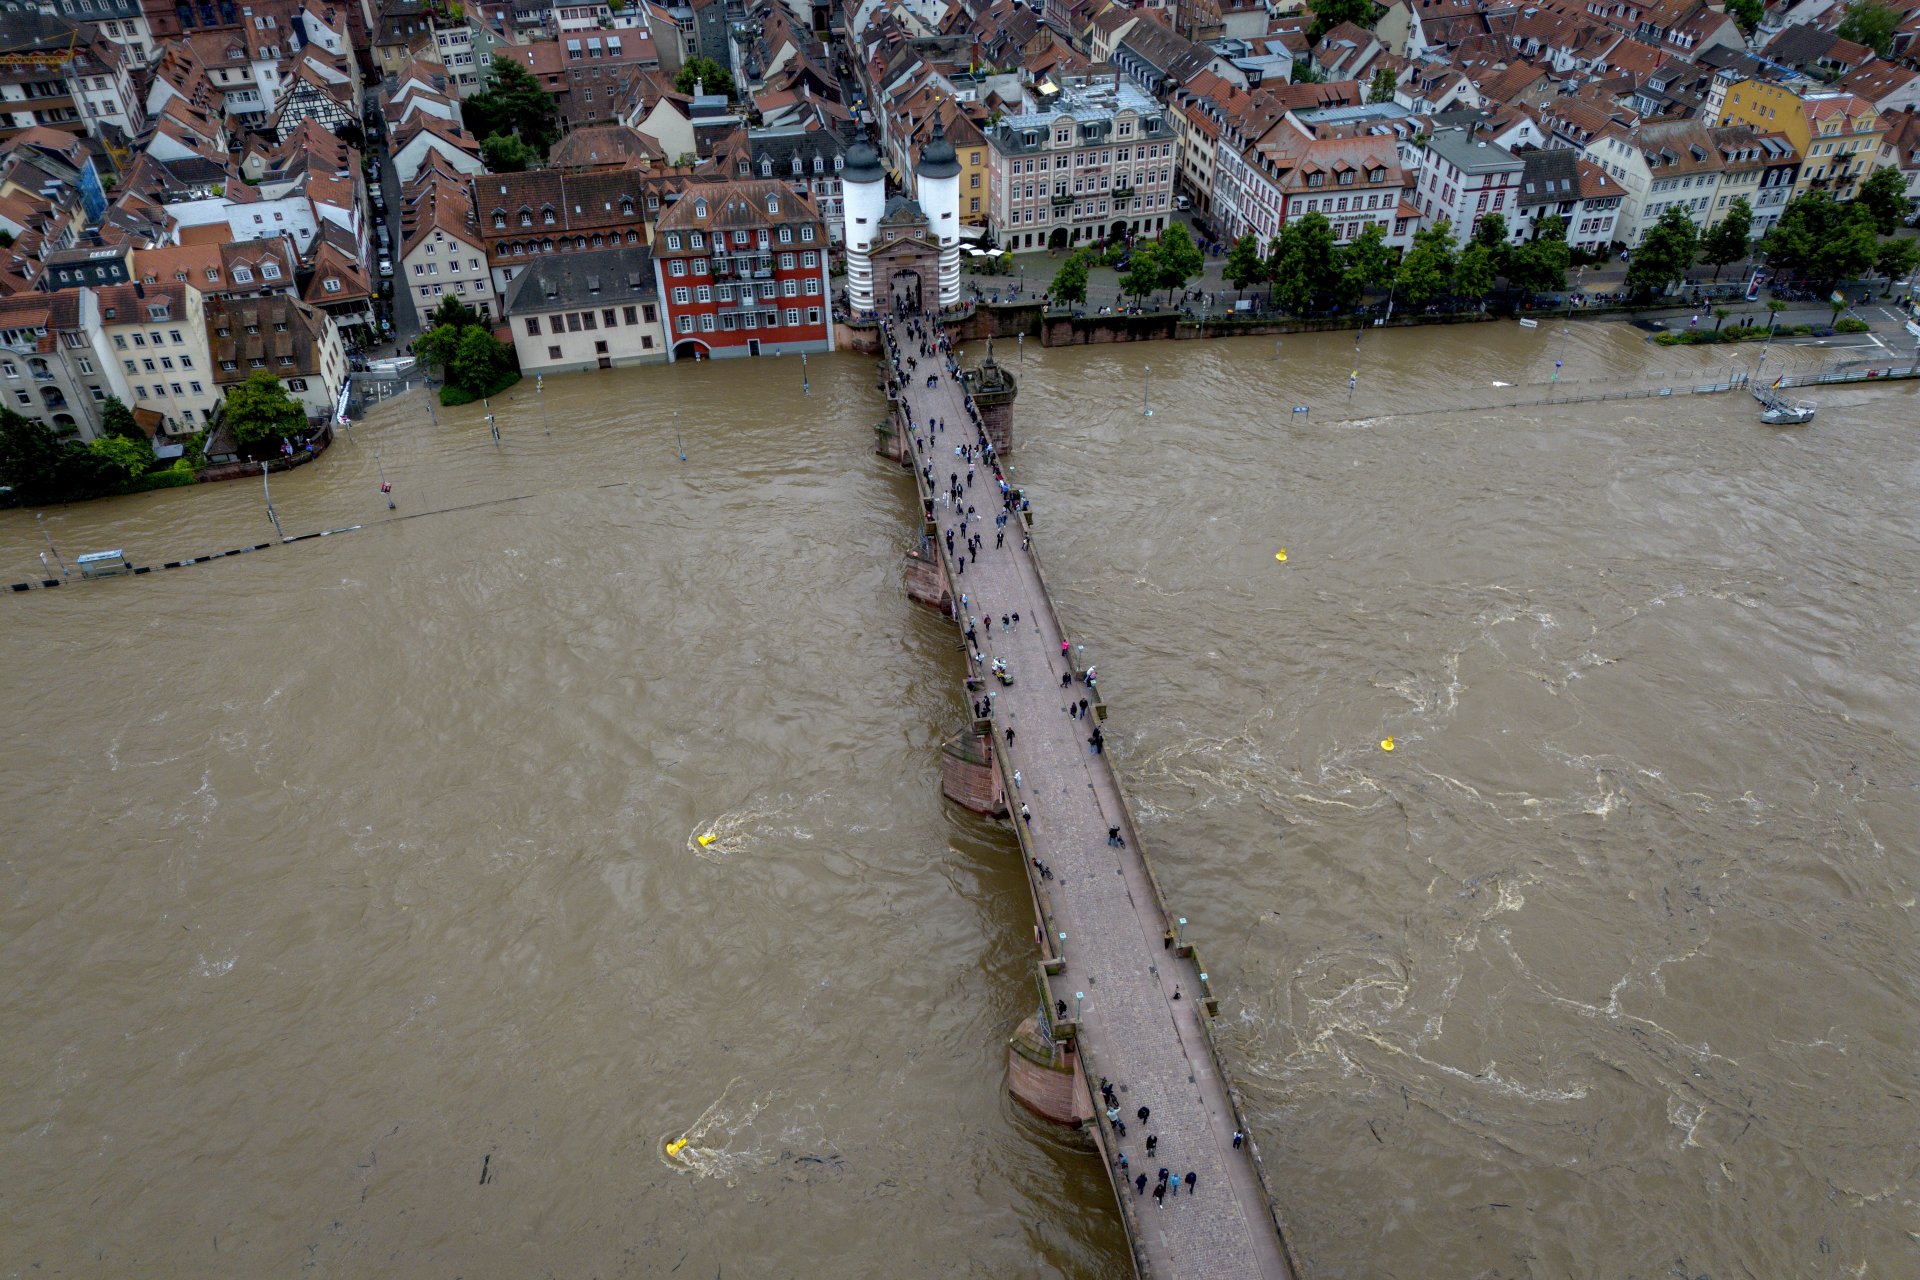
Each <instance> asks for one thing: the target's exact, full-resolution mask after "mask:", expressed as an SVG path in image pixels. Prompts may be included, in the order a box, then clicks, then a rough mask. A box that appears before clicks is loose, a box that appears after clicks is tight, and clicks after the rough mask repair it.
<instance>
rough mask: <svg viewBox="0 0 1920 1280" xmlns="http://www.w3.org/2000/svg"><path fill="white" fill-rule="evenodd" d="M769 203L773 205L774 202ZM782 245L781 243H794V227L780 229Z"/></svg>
mask: <svg viewBox="0 0 1920 1280" xmlns="http://www.w3.org/2000/svg"><path fill="white" fill-rule="evenodd" d="M767 203H769V204H771V203H773V202H772V201H768V202H767ZM780 243H781V244H792V243H793V228H792V227H782V228H780Z"/></svg>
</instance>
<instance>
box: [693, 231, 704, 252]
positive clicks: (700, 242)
mask: <svg viewBox="0 0 1920 1280" xmlns="http://www.w3.org/2000/svg"><path fill="white" fill-rule="evenodd" d="M693 247H694V248H696V249H704V248H706V247H707V238H706V237H705V236H703V235H701V234H700V233H699V232H698V231H696V232H694V233H693Z"/></svg>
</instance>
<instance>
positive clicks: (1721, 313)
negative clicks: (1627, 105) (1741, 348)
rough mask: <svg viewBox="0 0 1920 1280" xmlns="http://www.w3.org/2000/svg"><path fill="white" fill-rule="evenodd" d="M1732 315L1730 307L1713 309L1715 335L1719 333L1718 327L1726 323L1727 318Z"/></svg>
mask: <svg viewBox="0 0 1920 1280" xmlns="http://www.w3.org/2000/svg"><path fill="white" fill-rule="evenodd" d="M1732 314H1733V308H1732V307H1715V308H1714V309H1713V331H1714V332H1715V333H1718V332H1720V326H1721V325H1723V324H1725V323H1726V322H1727V317H1728V316H1730V315H1732Z"/></svg>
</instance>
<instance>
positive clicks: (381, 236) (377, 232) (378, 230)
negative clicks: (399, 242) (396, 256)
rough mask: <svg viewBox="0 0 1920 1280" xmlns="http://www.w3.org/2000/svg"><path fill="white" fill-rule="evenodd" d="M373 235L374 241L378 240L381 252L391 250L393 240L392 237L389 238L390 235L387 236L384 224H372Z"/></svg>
mask: <svg viewBox="0 0 1920 1280" xmlns="http://www.w3.org/2000/svg"><path fill="white" fill-rule="evenodd" d="M373 235H374V239H376V240H378V241H379V242H380V247H381V249H383V250H384V249H388V248H391V247H392V245H393V238H392V237H391V236H390V235H388V234H387V224H386V223H384V222H376V223H374V224H373Z"/></svg>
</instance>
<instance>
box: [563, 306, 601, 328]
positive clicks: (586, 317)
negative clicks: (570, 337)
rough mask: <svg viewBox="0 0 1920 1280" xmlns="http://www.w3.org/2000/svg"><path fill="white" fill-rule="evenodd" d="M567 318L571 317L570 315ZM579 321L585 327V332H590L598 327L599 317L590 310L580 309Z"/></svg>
mask: <svg viewBox="0 0 1920 1280" xmlns="http://www.w3.org/2000/svg"><path fill="white" fill-rule="evenodd" d="M568 319H572V317H571V316H569V317H568ZM580 323H581V324H582V325H584V326H585V327H586V329H587V332H589V333H591V332H593V330H594V329H596V328H598V327H599V317H598V316H596V315H594V314H593V312H591V311H582V312H581V313H580Z"/></svg>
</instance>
